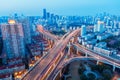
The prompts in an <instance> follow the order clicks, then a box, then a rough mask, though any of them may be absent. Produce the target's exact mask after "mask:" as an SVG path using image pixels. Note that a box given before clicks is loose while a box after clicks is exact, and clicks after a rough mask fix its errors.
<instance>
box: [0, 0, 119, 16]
mask: <svg viewBox="0 0 120 80" xmlns="http://www.w3.org/2000/svg"><path fill="white" fill-rule="evenodd" d="M43 8H46V9H47V11H48V12H51V13H55V14H58V15H80V16H85V15H95V14H96V13H102V12H107V13H110V14H115V15H119V14H120V0H0V16H3V15H10V14H14V13H18V14H24V15H34V16H35V15H38V16H42V9H43Z"/></svg>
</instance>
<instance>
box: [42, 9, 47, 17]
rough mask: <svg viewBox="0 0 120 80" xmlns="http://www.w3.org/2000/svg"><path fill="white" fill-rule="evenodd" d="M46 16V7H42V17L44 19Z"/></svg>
mask: <svg viewBox="0 0 120 80" xmlns="http://www.w3.org/2000/svg"><path fill="white" fill-rule="evenodd" d="M46 16H47V12H46V9H43V19H46Z"/></svg>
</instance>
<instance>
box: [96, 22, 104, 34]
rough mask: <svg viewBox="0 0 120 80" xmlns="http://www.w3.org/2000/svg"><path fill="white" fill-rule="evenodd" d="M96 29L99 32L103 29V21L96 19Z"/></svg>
mask: <svg viewBox="0 0 120 80" xmlns="http://www.w3.org/2000/svg"><path fill="white" fill-rule="evenodd" d="M97 31H98V32H100V33H102V32H104V31H105V26H104V22H102V21H98V23H97Z"/></svg>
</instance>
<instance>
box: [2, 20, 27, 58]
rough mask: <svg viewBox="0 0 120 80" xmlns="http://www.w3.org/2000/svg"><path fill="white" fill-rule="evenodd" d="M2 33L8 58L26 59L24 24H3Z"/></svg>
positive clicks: (10, 22) (10, 21) (12, 21)
mask: <svg viewBox="0 0 120 80" xmlns="http://www.w3.org/2000/svg"><path fill="white" fill-rule="evenodd" d="M1 32H2V39H3V47H4V49H5V52H6V55H7V58H8V59H11V58H14V57H24V56H25V48H24V34H23V29H22V24H21V23H16V22H15V21H14V20H9V22H8V23H5V24H1Z"/></svg>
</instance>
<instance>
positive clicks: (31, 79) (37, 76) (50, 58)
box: [22, 29, 120, 80]
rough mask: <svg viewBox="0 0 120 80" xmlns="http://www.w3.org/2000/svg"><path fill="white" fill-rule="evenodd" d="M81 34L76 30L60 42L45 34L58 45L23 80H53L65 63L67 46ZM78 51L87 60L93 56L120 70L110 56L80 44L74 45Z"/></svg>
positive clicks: (118, 64) (118, 63) (118, 65)
mask: <svg viewBox="0 0 120 80" xmlns="http://www.w3.org/2000/svg"><path fill="white" fill-rule="evenodd" d="M79 33H80V29H77V30H74V31H72V32H69V33H67V34H65V35H64V36H63V37H62V38H61V39H60V40H58V38H56V37H54V36H51V34H50V33H47V32H43V33H42V34H43V36H45V37H47V36H49V38H50V39H53V40H55V41H56V42H57V43H56V44H54V47H53V48H52V49H50V51H49V52H48V54H47V55H46V56H45V57H44V58H43V59H41V60H40V61H39V62H38V64H37V65H36V66H35V67H34V69H33V70H31V71H30V72H29V73H28V74H26V75H25V76H24V77H23V78H22V80H48V79H51V78H49V77H51V72H53V73H54V72H56V71H57V70H59V68H58V69H57V70H55V68H57V67H59V66H57V65H58V64H59V65H60V63H61V62H64V59H65V58H64V56H65V55H64V52H63V51H64V49H65V47H66V46H67V44H68V43H69V42H70V40H71V38H72V37H75V36H77V35H78V34H79ZM72 45H73V46H74V47H75V48H76V49H77V51H81V52H83V53H85V54H86V58H87V57H88V55H89V56H92V57H93V58H94V59H96V60H97V62H99V61H100V62H103V63H107V64H110V65H113V70H114V69H115V67H118V68H120V61H119V60H117V59H114V58H111V57H109V56H105V55H103V54H101V53H96V52H94V51H92V50H90V49H87V48H86V47H84V46H81V45H79V44H72Z"/></svg>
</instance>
